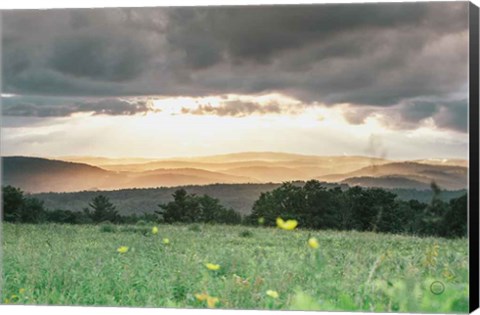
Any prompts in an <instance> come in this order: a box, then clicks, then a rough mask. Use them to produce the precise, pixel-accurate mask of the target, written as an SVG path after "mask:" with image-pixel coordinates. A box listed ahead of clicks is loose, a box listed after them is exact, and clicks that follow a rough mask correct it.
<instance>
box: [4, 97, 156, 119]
mask: <svg viewBox="0 0 480 315" xmlns="http://www.w3.org/2000/svg"><path fill="white" fill-rule="evenodd" d="M2 107H3V108H2V115H3V116H17V117H67V116H71V115H72V114H75V113H92V114H93V115H111V116H119V115H137V114H145V113H147V112H150V111H156V110H155V109H153V108H152V105H151V104H150V102H149V101H146V100H133V101H132V100H128V101H127V100H121V99H100V100H84V99H67V98H52V97H31V96H23V97H22V96H21V97H7V98H3V99H2Z"/></svg>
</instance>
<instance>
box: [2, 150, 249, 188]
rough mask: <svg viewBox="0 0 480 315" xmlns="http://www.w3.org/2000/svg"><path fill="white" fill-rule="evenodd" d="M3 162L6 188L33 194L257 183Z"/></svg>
mask: <svg viewBox="0 0 480 315" xmlns="http://www.w3.org/2000/svg"><path fill="white" fill-rule="evenodd" d="M2 163H3V179H2V185H13V186H15V187H20V188H21V189H23V190H24V191H26V192H30V193H37V192H73V191H81V190H112V189H122V188H149V187H173V186H181V185H208V184H215V183H255V182H257V180H255V179H252V178H248V177H244V176H235V175H228V174H222V173H219V172H211V171H206V170H201V169H158V170H154V171H145V172H115V171H108V170H104V169H101V168H99V167H95V166H91V165H88V164H82V163H73V162H64V161H57V160H48V159H42V158H32V157H3V158H2Z"/></svg>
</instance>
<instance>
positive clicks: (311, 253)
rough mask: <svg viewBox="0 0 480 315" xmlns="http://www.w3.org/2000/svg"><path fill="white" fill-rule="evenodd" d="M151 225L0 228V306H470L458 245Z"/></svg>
mask: <svg viewBox="0 0 480 315" xmlns="http://www.w3.org/2000/svg"><path fill="white" fill-rule="evenodd" d="M152 227H153V226H152V225H148V224H146V225H84V226H75V225H57V224H35V225H27V224H10V223H4V224H3V238H2V242H3V244H2V248H3V261H2V263H3V285H2V302H3V303H9V304H56V305H97V306H146V307H179V308H205V307H216V308H228V309H288V310H344V311H350V310H361V311H375V312H377V311H378V312H387V311H398V312H442V313H448V312H455V313H459V312H465V313H466V312H467V311H468V243H467V240H466V239H455V240H450V239H443V238H418V237H413V236H402V235H390V234H376V233H370V232H354V231H349V232H338V231H309V230H303V229H301V228H300V229H296V230H293V231H286V230H281V229H278V228H266V227H262V226H259V227H244V226H226V225H199V224H192V225H157V227H158V233H157V234H153V233H152ZM311 237H314V238H316V239H317V241H318V245H319V246H318V248H312V247H310V246H309V244H308V240H309V239H310V238H311ZM166 238H167V239H168V244H166V243H167V242H166V241H165V239H166ZM122 246H126V247H128V250H126V252H123V253H120V252H119V251H118V249H119V248H120V247H122ZM206 264H213V265H219V266H217V267H218V270H210V269H209V268H207V266H206ZM210 267H211V265H210ZM211 269H216V268H211Z"/></svg>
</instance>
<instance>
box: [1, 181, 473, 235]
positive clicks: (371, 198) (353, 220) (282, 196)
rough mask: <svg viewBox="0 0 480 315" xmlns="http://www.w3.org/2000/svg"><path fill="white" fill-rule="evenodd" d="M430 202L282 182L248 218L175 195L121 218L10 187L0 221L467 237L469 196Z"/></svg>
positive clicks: (101, 199)
mask: <svg viewBox="0 0 480 315" xmlns="http://www.w3.org/2000/svg"><path fill="white" fill-rule="evenodd" d="M432 191H433V194H432V195H433V197H432V199H431V201H430V202H429V203H424V202H419V201H417V200H410V201H404V200H399V199H398V198H397V195H396V194H394V193H392V192H389V191H386V190H384V189H380V188H360V187H351V188H348V189H341V188H340V187H326V186H324V185H322V183H320V182H319V181H316V180H312V181H308V182H306V183H305V184H304V185H303V186H302V185H298V183H291V182H290V183H288V182H287V183H284V184H282V185H281V186H280V187H278V188H275V189H273V190H271V191H269V192H264V193H261V194H260V197H259V198H258V199H257V200H256V201H255V203H254V205H253V209H252V212H251V214H250V215H248V216H246V217H242V216H241V215H240V214H239V213H237V212H236V211H234V210H233V209H231V208H226V207H224V206H223V205H222V204H221V203H220V201H219V200H218V199H215V198H212V197H210V196H208V195H206V194H204V195H200V196H199V195H196V194H188V193H187V191H186V190H185V189H178V190H176V191H175V192H174V193H173V195H172V196H173V201H171V202H168V203H164V204H160V205H158V209H157V210H156V211H155V212H154V213H144V214H142V215H136V214H133V215H127V216H125V215H120V214H118V211H117V210H116V208H115V205H113V204H112V203H111V202H110V200H109V199H108V198H107V197H106V196H104V195H97V196H95V197H94V198H92V200H91V202H90V203H89V207H88V208H85V209H83V210H82V211H77V212H75V211H70V210H61V209H56V210H48V209H45V207H44V205H43V203H42V202H41V201H39V200H38V199H35V198H31V197H27V196H25V195H24V194H23V192H22V191H21V190H20V189H18V188H14V187H11V186H6V187H3V209H4V218H3V219H4V220H5V221H9V222H25V223H39V222H56V223H71V224H88V223H100V222H105V221H108V222H111V223H119V224H121V223H136V222H138V221H140V220H142V221H149V222H165V223H177V222H179V223H193V222H204V223H224V224H258V222H259V219H260V218H261V219H262V220H260V221H262V222H264V224H265V225H267V226H274V225H275V220H276V218H277V217H282V218H283V219H295V220H297V221H298V222H299V227H301V228H309V229H333V230H357V231H372V232H383V233H403V234H412V235H419V236H441V237H465V236H467V195H466V194H464V195H462V196H461V197H458V198H455V199H451V200H450V201H448V202H446V201H442V199H441V194H442V192H441V190H440V189H439V188H438V187H437V186H436V185H434V184H432Z"/></svg>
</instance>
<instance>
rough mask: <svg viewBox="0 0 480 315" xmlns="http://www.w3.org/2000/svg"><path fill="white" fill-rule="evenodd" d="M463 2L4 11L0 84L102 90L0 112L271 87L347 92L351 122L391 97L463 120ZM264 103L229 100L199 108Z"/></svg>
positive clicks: (310, 93) (71, 91)
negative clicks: (65, 102)
mask: <svg viewBox="0 0 480 315" xmlns="http://www.w3.org/2000/svg"><path fill="white" fill-rule="evenodd" d="M467 10H468V3H463V2H460V3H452V2H447V3H445V2H444V3H439V2H437V3H435V2H431V3H388V4H348V5H341V4H338V5H337V4H335V5H333V4H331V5H313V6H310V5H300V6H260V7H259V6H256V7H190V8H186V7H183V8H136V9H94V10H91V9H78V10H49V11H40V10H38V11H33V10H26V11H5V12H4V13H3V33H2V44H3V58H2V66H3V78H4V92H6V93H12V94H20V95H43V96H57V97H58V96H61V97H66V96H68V97H71V96H76V97H87V96H88V97H92V96H97V97H101V99H102V100H103V99H104V98H105V97H107V98H109V99H110V101H99V100H95V101H94V102H93V103H85V104H69V106H66V107H61V106H60V107H59V105H58V104H57V105H55V106H53V105H52V104H50V105H51V106H53V108H49V105H48V104H42V105H38V104H33V103H19V104H17V105H16V107H15V108H14V107H13V105H12V106H10V107H8V106H9V105H8V101H7V109H6V110H5V112H4V114H5V113H6V114H13V115H27V116H28V115H37V116H42V115H46V116H49V115H50V116H51V115H53V116H55V115H59V116H62V115H67V114H70V113H72V112H75V111H89V110H92V109H93V112H95V113H104V114H117V113H121V114H127V115H129V114H132V113H138V112H142V111H144V110H146V106H147V105H146V104H138V103H137V104H131V103H128V102H125V101H120V100H115V101H113V99H114V98H116V97H124V99H125V97H127V96H149V95H163V96H191V97H197V96H210V95H222V94H229V93H232V94H239V95H240V94H243V95H255V94H262V93H280V94H284V95H286V96H288V97H291V98H294V99H297V100H300V101H301V102H302V103H304V104H310V103H316V102H318V103H322V104H325V105H327V106H330V105H336V104H342V103H347V104H350V106H351V107H352V108H355V110H354V111H352V112H350V117H349V119H350V120H351V121H352V122H355V121H357V122H361V121H362V114H365V112H368V111H369V110H370V109H372V108H373V109H375V108H376V109H380V108H395V109H397V113H396V115H397V116H399V117H401V122H402V123H404V126H407V124H408V123H415V121H419V120H422V119H425V118H428V117H432V118H433V119H434V120H435V121H436V122H437V123H438V124H440V125H442V126H444V127H445V128H452V129H455V130H462V127H461V124H459V121H460V120H462V119H463V117H464V116H463V115H464V114H465V113H466V110H467V105H466V103H465V102H464V101H463V100H464V99H465V98H466V86H467V83H468V19H467V16H468V14H467V13H468V11H467ZM114 102H118V104H116V105H115V106H114ZM127 103H128V104H127ZM449 104H450V105H449ZM451 104H456V105H451ZM277 105H278V104H277ZM51 106H50V107H51ZM262 108H263V107H262ZM262 108H260V107H258V106H255V105H253V104H250V105H249V104H244V103H238V104H233V103H229V104H223V105H222V107H221V108H213V107H211V106H210V107H209V106H207V105H204V106H203V107H201V108H199V109H198V110H197V112H196V113H197V114H199V113H208V112H209V113H215V114H217V115H220V116H221V115H233V116H239V115H240V116H241V115H243V114H246V113H260V112H261V111H262V110H265V109H262ZM276 110H280V109H279V108H278V106H275V104H271V106H270V108H269V109H268V111H269V112H274V111H276ZM187 111H189V112H190V113H193V112H192V111H191V110H187ZM355 115H359V116H355ZM463 130H465V129H463Z"/></svg>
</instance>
